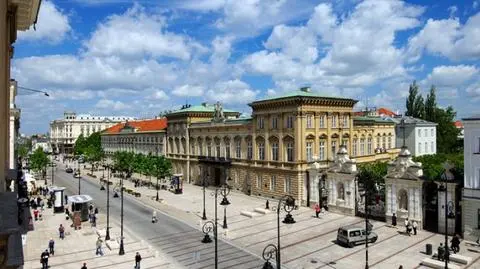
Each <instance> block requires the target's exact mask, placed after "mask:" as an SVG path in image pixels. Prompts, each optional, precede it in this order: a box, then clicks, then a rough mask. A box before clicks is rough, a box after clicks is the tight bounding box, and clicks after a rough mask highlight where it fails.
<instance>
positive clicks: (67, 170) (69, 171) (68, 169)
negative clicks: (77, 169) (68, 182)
mask: <svg viewBox="0 0 480 269" xmlns="http://www.w3.org/2000/svg"><path fill="white" fill-rule="evenodd" d="M65 172H67V173H73V169H72V168H71V167H68V168H67V169H65Z"/></svg>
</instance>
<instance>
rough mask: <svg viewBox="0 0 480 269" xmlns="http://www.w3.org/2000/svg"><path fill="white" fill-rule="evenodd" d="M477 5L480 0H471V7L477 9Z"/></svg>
mask: <svg viewBox="0 0 480 269" xmlns="http://www.w3.org/2000/svg"><path fill="white" fill-rule="evenodd" d="M479 6H480V2H479V1H473V3H472V8H473V9H477V8H478V7H479Z"/></svg>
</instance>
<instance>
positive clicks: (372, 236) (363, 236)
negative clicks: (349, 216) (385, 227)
mask: <svg viewBox="0 0 480 269" xmlns="http://www.w3.org/2000/svg"><path fill="white" fill-rule="evenodd" d="M367 239H368V242H369V243H375V241H377V239H378V235H377V234H376V233H374V232H370V233H368V235H367V233H366V231H365V229H364V228H360V227H342V228H340V229H338V232H337V242H338V243H339V244H344V245H347V246H349V247H351V248H352V247H354V246H355V245H358V244H365V242H366V240H367Z"/></svg>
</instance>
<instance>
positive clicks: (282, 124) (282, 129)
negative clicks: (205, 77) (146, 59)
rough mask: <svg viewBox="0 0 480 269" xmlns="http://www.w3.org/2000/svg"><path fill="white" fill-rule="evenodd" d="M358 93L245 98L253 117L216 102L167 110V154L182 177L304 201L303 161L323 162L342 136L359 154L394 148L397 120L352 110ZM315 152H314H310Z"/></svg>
mask: <svg viewBox="0 0 480 269" xmlns="http://www.w3.org/2000/svg"><path fill="white" fill-rule="evenodd" d="M356 102H357V101H356V100H353V99H348V98H340V97H325V96H320V95H317V94H315V93H312V92H311V91H310V89H309V88H302V89H300V90H299V91H294V92H291V93H289V94H286V95H283V96H279V97H275V98H270V99H264V100H257V101H254V102H252V103H250V104H249V106H250V107H251V108H252V116H251V117H248V118H247V117H240V113H238V112H235V111H231V110H223V109H222V107H221V105H220V104H219V103H217V104H216V105H208V104H205V103H204V104H202V105H200V106H185V107H183V108H182V109H180V110H177V111H174V112H172V113H170V114H168V115H167V119H168V127H167V141H168V143H167V157H168V158H170V159H171V160H172V163H173V170H174V171H173V172H174V173H182V174H184V177H185V179H186V181H187V182H190V183H194V184H202V182H203V180H204V179H205V180H206V181H207V182H208V184H209V185H219V184H222V183H224V181H225V179H230V181H229V182H228V184H229V185H231V186H233V187H234V189H237V190H240V191H242V192H245V193H248V194H253V195H261V196H265V197H275V198H278V197H280V196H282V195H284V194H287V193H288V194H290V195H292V196H294V197H295V198H296V199H297V200H299V201H301V202H302V203H305V202H306V199H307V198H306V197H307V195H306V192H307V187H306V186H307V184H306V182H307V180H308V173H307V169H308V165H309V163H311V162H312V161H313V160H314V158H315V157H317V159H318V160H319V162H320V164H321V165H322V167H324V168H327V167H328V165H329V163H331V162H332V161H333V160H334V158H335V155H336V152H338V150H339V148H340V145H342V144H344V145H345V146H346V147H347V149H348V151H349V152H352V151H353V152H354V153H355V154H352V153H351V154H352V157H354V158H355V159H356V160H357V162H360V163H361V162H367V161H375V160H390V159H392V158H393V157H395V156H396V153H398V149H395V148H394V147H395V142H394V141H395V127H394V124H393V123H392V122H389V121H386V120H382V119H380V118H367V117H359V118H356V117H354V114H353V106H354V105H355V103H356ZM314 156H315V157H314Z"/></svg>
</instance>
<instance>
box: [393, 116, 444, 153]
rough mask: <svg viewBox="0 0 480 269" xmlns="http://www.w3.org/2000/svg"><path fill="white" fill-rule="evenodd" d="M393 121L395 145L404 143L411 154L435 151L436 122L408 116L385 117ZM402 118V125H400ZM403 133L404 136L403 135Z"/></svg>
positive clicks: (398, 146) (400, 145) (398, 145)
mask: <svg viewBox="0 0 480 269" xmlns="http://www.w3.org/2000/svg"><path fill="white" fill-rule="evenodd" d="M386 119H387V120H390V121H392V122H394V123H395V125H396V127H395V133H396V137H397V139H396V141H395V147H397V148H400V147H402V146H403V145H404V143H405V146H407V147H408V149H409V150H410V151H411V154H412V156H422V155H429V154H436V153H437V124H436V123H434V122H429V121H426V120H422V119H417V118H413V117H409V116H404V117H393V118H386ZM402 120H403V122H404V125H403V126H402ZM404 134H405V136H404Z"/></svg>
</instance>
